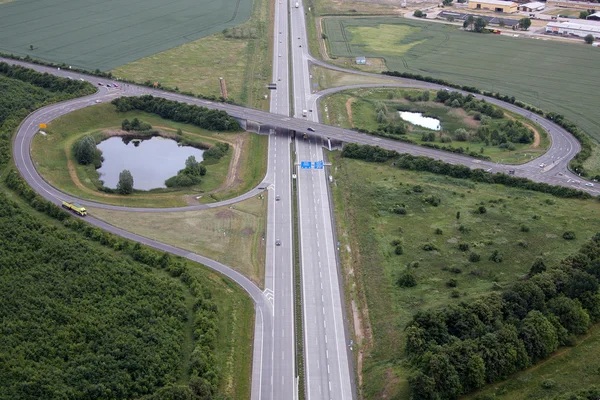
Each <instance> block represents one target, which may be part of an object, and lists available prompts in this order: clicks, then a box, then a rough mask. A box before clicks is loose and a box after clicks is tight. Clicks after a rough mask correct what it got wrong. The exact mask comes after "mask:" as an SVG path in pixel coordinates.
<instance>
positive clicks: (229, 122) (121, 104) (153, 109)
mask: <svg viewBox="0 0 600 400" xmlns="http://www.w3.org/2000/svg"><path fill="white" fill-rule="evenodd" d="M112 104H114V105H115V106H116V107H117V111H119V112H125V111H130V110H139V111H145V112H149V113H153V114H156V115H159V116H161V117H163V118H166V119H170V120H173V121H176V122H183V123H186V124H193V125H196V126H199V127H200V128H203V129H209V130H216V131H236V130H238V129H240V125H239V124H238V122H237V120H235V119H234V118H232V117H230V116H229V114H227V113H226V112H225V111H220V110H209V109H208V108H206V107H199V106H194V105H189V104H185V103H180V102H177V101H173V100H167V99H163V98H161V97H153V96H150V95H145V96H140V97H120V98H118V99H114V100H113V101H112Z"/></svg>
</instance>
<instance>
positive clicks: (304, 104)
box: [290, 2, 355, 400]
mask: <svg viewBox="0 0 600 400" xmlns="http://www.w3.org/2000/svg"><path fill="white" fill-rule="evenodd" d="M298 5H299V7H298V8H295V7H294V8H292V11H291V15H290V21H291V25H290V28H291V43H292V47H291V52H292V64H293V75H292V76H293V78H292V80H293V87H294V112H295V117H296V118H299V119H305V120H306V121H307V124H308V125H310V126H311V127H313V125H314V123H315V122H316V121H318V114H317V108H316V107H313V106H312V105H310V101H309V99H310V98H311V86H310V85H311V80H310V68H309V60H310V54H309V51H308V34H307V32H306V21H305V9H304V4H303V2H298ZM305 111H306V112H305ZM313 128H314V127H313ZM314 129H315V130H316V129H318V128H314ZM302 132H307V131H306V130H303V131H302ZM296 160H297V162H303V161H304V162H310V163H311V165H312V166H314V163H315V162H320V161H323V160H324V154H323V147H322V138H321V137H318V136H313V135H311V136H307V137H306V139H305V138H304V136H303V135H296ZM296 174H297V188H298V221H299V224H298V226H299V232H298V235H299V240H300V249H299V250H300V264H301V276H302V279H301V285H302V314H303V331H304V338H303V339H304V365H305V388H306V391H305V392H306V399H307V400H334V399H335V400H352V399H353V394H354V392H355V390H354V388H355V386H354V369H353V367H352V363H351V360H352V355H351V354H349V346H348V344H349V335H348V333H347V326H346V323H345V319H346V316H345V312H344V311H345V310H344V308H343V303H344V298H343V282H342V281H340V280H339V279H338V278H339V269H338V263H337V258H336V252H337V250H336V246H335V243H334V236H333V233H334V226H333V222H332V221H333V220H332V215H331V210H330V208H329V204H330V203H329V190H328V186H327V185H328V182H327V176H326V173H325V169H324V168H323V169H314V168H311V169H302V168H299V167H298V168H297V169H296Z"/></svg>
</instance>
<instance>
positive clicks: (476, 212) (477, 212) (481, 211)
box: [475, 206, 487, 214]
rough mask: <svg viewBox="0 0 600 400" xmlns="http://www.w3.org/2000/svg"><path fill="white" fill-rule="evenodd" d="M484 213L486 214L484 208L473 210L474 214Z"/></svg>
mask: <svg viewBox="0 0 600 400" xmlns="http://www.w3.org/2000/svg"><path fill="white" fill-rule="evenodd" d="M485 213H487V209H486V208H485V206H479V207H477V209H476V210H475V214H485Z"/></svg>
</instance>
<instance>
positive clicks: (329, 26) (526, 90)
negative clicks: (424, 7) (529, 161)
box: [324, 17, 600, 171]
mask: <svg viewBox="0 0 600 400" xmlns="http://www.w3.org/2000/svg"><path fill="white" fill-rule="evenodd" d="M324 26H325V33H326V35H327V37H328V39H327V41H326V42H327V46H328V50H329V53H330V56H332V57H343V58H346V57H351V58H354V57H356V56H366V57H382V58H384V59H385V61H386V64H387V68H388V69H389V70H391V71H401V72H410V73H414V74H421V75H427V76H434V77H437V78H441V79H446V80H448V81H450V82H453V83H457V84H461V85H470V86H475V87H478V88H480V89H484V90H488V91H494V92H500V93H502V94H507V95H510V96H515V97H516V98H517V99H519V100H521V101H524V102H526V103H529V104H531V105H534V106H536V107H540V108H542V109H544V110H546V111H555V112H558V113H560V114H563V115H564V116H565V117H566V118H568V119H569V120H571V121H572V122H574V123H576V124H577V125H578V126H579V127H581V128H582V129H583V130H585V131H586V132H587V133H588V134H589V135H590V136H592V137H593V138H594V139H595V140H596V141H599V140H600V129H599V128H598V124H597V119H596V118H595V114H596V96H595V92H594V90H591V88H590V86H589V82H592V81H597V80H599V79H600V71H599V70H598V68H596V66H597V65H599V64H600V52H599V51H595V50H597V49H594V48H592V47H590V46H585V45H583V44H581V45H580V44H576V43H559V42H553V41H551V40H535V39H532V38H529V37H525V36H521V37H512V36H505V35H491V34H490V35H483V34H474V33H469V32H464V31H463V30H462V29H460V28H458V27H456V26H453V25H446V24H439V23H427V22H421V21H413V20H407V19H403V18H383V17H382V18H327V19H325V20H324ZM596 151H597V150H596ZM597 158H598V157H597V154H595V156H592V157H591V159H590V162H592V161H591V160H593V159H597ZM588 167H589V168H592V167H594V169H595V170H596V171H600V166H595V165H594V166H591V165H590V166H588Z"/></svg>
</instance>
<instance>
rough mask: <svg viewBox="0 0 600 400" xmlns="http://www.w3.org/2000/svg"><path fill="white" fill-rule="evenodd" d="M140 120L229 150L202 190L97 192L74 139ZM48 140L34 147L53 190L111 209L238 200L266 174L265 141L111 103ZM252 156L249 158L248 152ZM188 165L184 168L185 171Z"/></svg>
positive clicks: (64, 125)
mask: <svg viewBox="0 0 600 400" xmlns="http://www.w3.org/2000/svg"><path fill="white" fill-rule="evenodd" d="M133 118H139V119H140V120H142V121H144V122H146V123H149V124H150V125H152V127H153V128H155V129H158V130H160V131H161V132H163V134H164V135H167V136H175V135H176V132H177V129H181V130H182V131H183V135H182V138H183V139H184V140H188V141H189V142H192V143H204V144H208V145H213V144H215V143H217V142H221V141H224V142H227V143H229V144H230V148H229V150H228V151H227V153H226V154H225V156H224V157H223V158H221V159H219V160H218V162H216V163H215V164H209V165H207V167H206V168H207V173H206V175H205V176H204V177H203V179H202V182H201V183H200V185H196V186H194V187H192V188H181V189H155V190H153V191H150V192H134V193H133V194H132V195H129V196H122V195H118V194H109V193H103V192H100V191H98V190H97V185H98V184H99V183H98V173H97V172H96V170H95V168H94V166H93V165H79V164H78V163H77V162H76V161H75V160H74V157H73V154H72V151H71V148H72V145H73V143H74V142H75V140H77V139H78V138H80V137H82V136H84V135H86V134H91V135H100V136H104V135H106V134H107V132H109V133H110V132H112V133H118V132H120V127H121V122H122V121H123V120H124V119H129V120H130V121H131V120H133ZM46 133H47V135H46V136H43V135H37V136H36V137H35V138H34V140H33V143H32V157H33V158H34V159H35V160H36V162H37V163H38V164H37V168H38V171H39V172H40V174H41V175H42V176H43V177H44V178H45V179H46V180H47V181H48V182H50V183H51V184H52V185H54V186H55V187H57V188H60V189H61V190H64V191H66V192H68V193H70V194H72V195H74V196H77V197H81V198H87V199H91V200H96V201H101V202H104V203H108V204H116V205H126V206H139V207H177V206H184V205H187V204H197V200H196V199H195V197H197V196H198V195H202V196H203V197H201V201H202V202H204V203H210V202H214V201H218V200H224V199H226V198H230V197H234V196H236V195H238V194H241V193H242V192H243V191H247V190H248V189H249V188H252V187H254V186H256V185H257V184H258V182H260V180H262V178H263V177H264V173H265V171H266V151H267V137H265V136H258V135H255V134H250V133H244V132H242V133H240V132H233V133H232V132H211V131H207V130H204V129H200V128H198V127H195V126H192V125H189V124H182V123H177V122H174V121H171V120H167V119H163V118H160V117H159V116H157V115H153V114H148V113H144V112H139V111H128V112H125V113H119V112H117V111H116V109H115V106H114V105H112V104H100V105H95V106H93V107H88V108H84V109H81V110H77V111H74V112H72V113H69V114H67V115H64V116H62V117H60V118H58V119H56V120H54V121H52V122H51V123H50V124H48V129H46ZM250 151H252V152H253V155H254V157H249V156H248V154H246V153H247V152H250ZM183 167H184V165H183V164H182V166H181V168H183Z"/></svg>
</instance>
